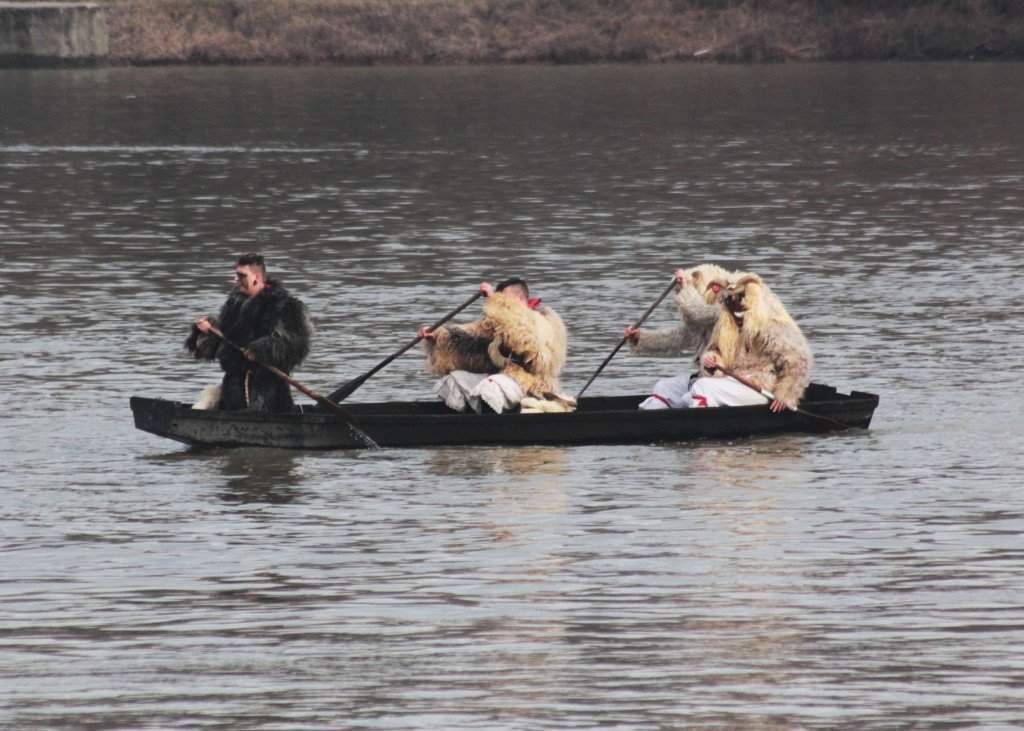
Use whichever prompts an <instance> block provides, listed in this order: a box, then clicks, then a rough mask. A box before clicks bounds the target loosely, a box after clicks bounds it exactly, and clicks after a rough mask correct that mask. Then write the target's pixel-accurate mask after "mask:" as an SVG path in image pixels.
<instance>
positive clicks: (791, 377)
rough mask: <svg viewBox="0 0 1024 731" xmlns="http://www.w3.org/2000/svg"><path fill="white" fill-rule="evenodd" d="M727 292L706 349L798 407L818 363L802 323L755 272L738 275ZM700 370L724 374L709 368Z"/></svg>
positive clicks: (794, 406) (706, 351)
mask: <svg viewBox="0 0 1024 731" xmlns="http://www.w3.org/2000/svg"><path fill="white" fill-rule="evenodd" d="M722 294H723V295H724V296H722V297H720V300H721V302H722V304H721V311H720V314H719V317H718V322H717V323H716V324H715V329H714V331H713V332H712V334H711V342H710V343H709V344H708V347H707V349H706V350H705V351H704V352H705V353H715V354H716V355H717V356H718V359H719V360H720V361H721V363H722V365H724V366H725V367H726V368H729V369H730V370H732V371H735V372H736V374H737V375H739V376H744V377H746V378H747V379H749V380H751V381H753V382H754V383H755V384H757V385H758V386H760V387H761V388H763V389H767V390H768V391H771V392H772V393H773V394H774V395H775V398H777V399H778V400H779V401H781V402H782V403H784V404H785V405H786V407H787V408H790V409H795V408H796V407H797V404H798V403H799V402H800V398H801V397H802V396H803V394H804V391H805V390H806V389H807V385H808V384H809V383H810V380H811V368H812V367H813V357H812V355H811V349H810V346H808V344H807V339H806V338H805V337H804V334H803V333H802V332H801V331H800V328H799V326H797V324H796V322H794V321H793V318H792V317H790V316H789V313H788V312H786V308H785V307H784V306H783V304H782V302H781V301H780V300H779V298H778V297H776V296H775V294H774V293H773V292H772V291H771V290H770V289H769V288H768V285H766V284H765V283H764V282H763V281H761V277H759V276H758V275H756V274H742V275H739V276H738V277H737V278H736V281H735V282H734V283H733V284H731V285H730V286H729V288H728V289H727V290H725V292H723V293H722ZM701 358H702V359H703V354H702V355H701ZM701 375H702V376H705V377H722V376H721V374H717V375H715V374H711V373H707V372H706V371H705V370H702V372H701Z"/></svg>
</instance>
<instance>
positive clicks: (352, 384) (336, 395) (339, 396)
mask: <svg viewBox="0 0 1024 731" xmlns="http://www.w3.org/2000/svg"><path fill="white" fill-rule="evenodd" d="M483 294H484V293H483V292H477V293H476V294H474V295H473V296H472V297H470V298H469V299H468V300H466V301H465V302H463V303H462V304H461V305H459V306H458V307H456V308H455V309H454V310H452V311H451V312H449V313H448V314H447V315H445V316H444V317H442V318H441V319H440V320H438V321H437V322H435V323H434V324H433V325H431V326H430V327H429V328H427V329H428V330H436V329H437V328H439V327H441V326H442V325H444V324H445V323H446V322H448V321H449V320H450V319H452V318H453V317H455V316H456V315H457V314H459V313H460V312H462V311H463V310H464V309H466V308H467V307H469V306H470V305H471V304H473V303H474V302H476V301H477V300H478V299H480V298H481V297H482V296H483ZM421 340H423V336H422V335H417V336H416V337H415V338H413V339H412V340H410V341H409V343H408V344H406V345H405V346H404V347H403V348H402V349H401V350H399V351H398V352H396V353H394V354H393V355H389V356H388V357H387V358H385V359H384V360H382V361H381V362H380V363H378V364H377V365H375V366H374V367H373V368H371V369H370V370H368V371H367V372H366V373H364V374H363V375H361V376H358V377H356V378H353V379H352V380H351V381H346V382H345V383H344V384H342V386H341V387H340V388H339V389H338V390H336V391H334V392H333V393H331V395H330V396H328V398H329V399H331V400H332V401H344V400H345V399H347V398H348V397H349V396H351V395H352V393H353V392H354V391H355V390H356V389H357V388H359V387H360V386H362V385H363V384H364V383H366V381H367V379H369V378H370V376H372V375H373V374H374V373H376V372H377V371H379V370H381V369H382V368H384V367H386V366H387V365H388V364H389V363H391V361H393V360H395V359H396V358H398V357H399V356H401V355H403V354H404V353H405V352H406V351H407V350H409V349H410V348H412V347H413V346H414V345H416V343H418V342H419V341H421Z"/></svg>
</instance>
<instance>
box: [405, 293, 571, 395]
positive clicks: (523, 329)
mask: <svg viewBox="0 0 1024 731" xmlns="http://www.w3.org/2000/svg"><path fill="white" fill-rule="evenodd" d="M567 340H568V338H567V335H566V330H565V324H564V323H563V322H562V318H561V317H559V316H558V314H557V313H556V312H555V311H554V310H552V309H551V308H550V307H543V306H541V307H538V308H537V309H534V308H532V307H530V306H529V305H527V304H526V303H524V302H522V301H521V300H519V299H517V298H516V297H515V296H513V295H512V294H511V293H509V292H495V293H494V294H492V295H490V296H489V297H488V298H487V300H486V301H485V302H484V317H483V318H482V319H481V320H478V321H476V322H472V323H469V324H466V325H451V326H446V327H442V328H438V329H437V330H436V331H435V336H434V339H433V340H429V339H426V340H424V341H423V342H424V347H425V349H426V352H427V366H428V368H429V370H430V372H431V373H433V374H434V375H438V376H443V375H446V374H448V373H451V372H452V371H455V370H464V371H470V372H472V373H504V374H505V375H507V376H509V377H510V378H512V379H513V380H514V381H515V382H516V383H518V384H519V386H520V387H521V388H522V389H523V393H524V394H526V395H531V396H536V397H543V396H544V394H545V393H557V392H558V390H559V384H558V376H559V374H560V373H561V371H562V368H563V366H564V365H565V358H566V349H567Z"/></svg>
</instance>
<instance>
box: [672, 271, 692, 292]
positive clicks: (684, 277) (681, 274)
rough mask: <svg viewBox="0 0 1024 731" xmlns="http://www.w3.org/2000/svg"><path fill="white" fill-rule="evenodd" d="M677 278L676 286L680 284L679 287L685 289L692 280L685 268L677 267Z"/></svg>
mask: <svg viewBox="0 0 1024 731" xmlns="http://www.w3.org/2000/svg"><path fill="white" fill-rule="evenodd" d="M675 278H676V286H678V287H679V289H683V288H684V287H685V286H686V285H687V283H688V282H689V281H690V275H689V274H687V273H686V270H685V269H676V272H675Z"/></svg>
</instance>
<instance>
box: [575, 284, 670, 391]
mask: <svg viewBox="0 0 1024 731" xmlns="http://www.w3.org/2000/svg"><path fill="white" fill-rule="evenodd" d="M677 284H678V282H677V280H676V278H675V277H673V278H672V282H671V284H669V285H668V287H666V288H665V291H664V292H662V293H661V296H660V297H658V299H656V300H655V301H654V304H653V305H651V306H650V307H648V308H647V311H646V312H645V313H644V314H643V315H641V316H640V319H639V320H637V321H636V322H635V323H633V327H635V328H636V327H640V326H641V325H643V324H644V322H645V321H646V320H647V318H648V317H650V316H651V313H652V312H654V310H655V309H657V307H658V305H660V304H661V303H662V301H663V300H664V299H665V298H666V297H668V295H669V292H671V291H672V290H673V289H675V288H676V285H677ZM628 340H629V336H628V335H627V336H624V337H623V338H622V340H620V341H619V344H618V345H616V346H615V349H614V350H613V351H612V352H611V353H610V354H609V355H608V357H607V358H605V359H604V362H603V363H602V364H601V365H600V366H599V367H598V369H597V370H596V371H595V372H594V375H592V376H591V377H590V380H589V381H587V382H586V384H584V386H583V388H581V389H580V392H579V393H577V394H576V402H577V403H579V400H580V398H582V397H583V392H584V391H586V390H587V389H588V388H590V384H591V383H593V382H594V379H596V378H597V377H598V376H599V375H601V371H603V370H604V368H605V366H606V365H608V364H609V363H610V362H611V360H612V358H614V357H615V354H616V353H618V352H619V350H621V349H622V346H623V345H625V344H626V342H627V341H628Z"/></svg>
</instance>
